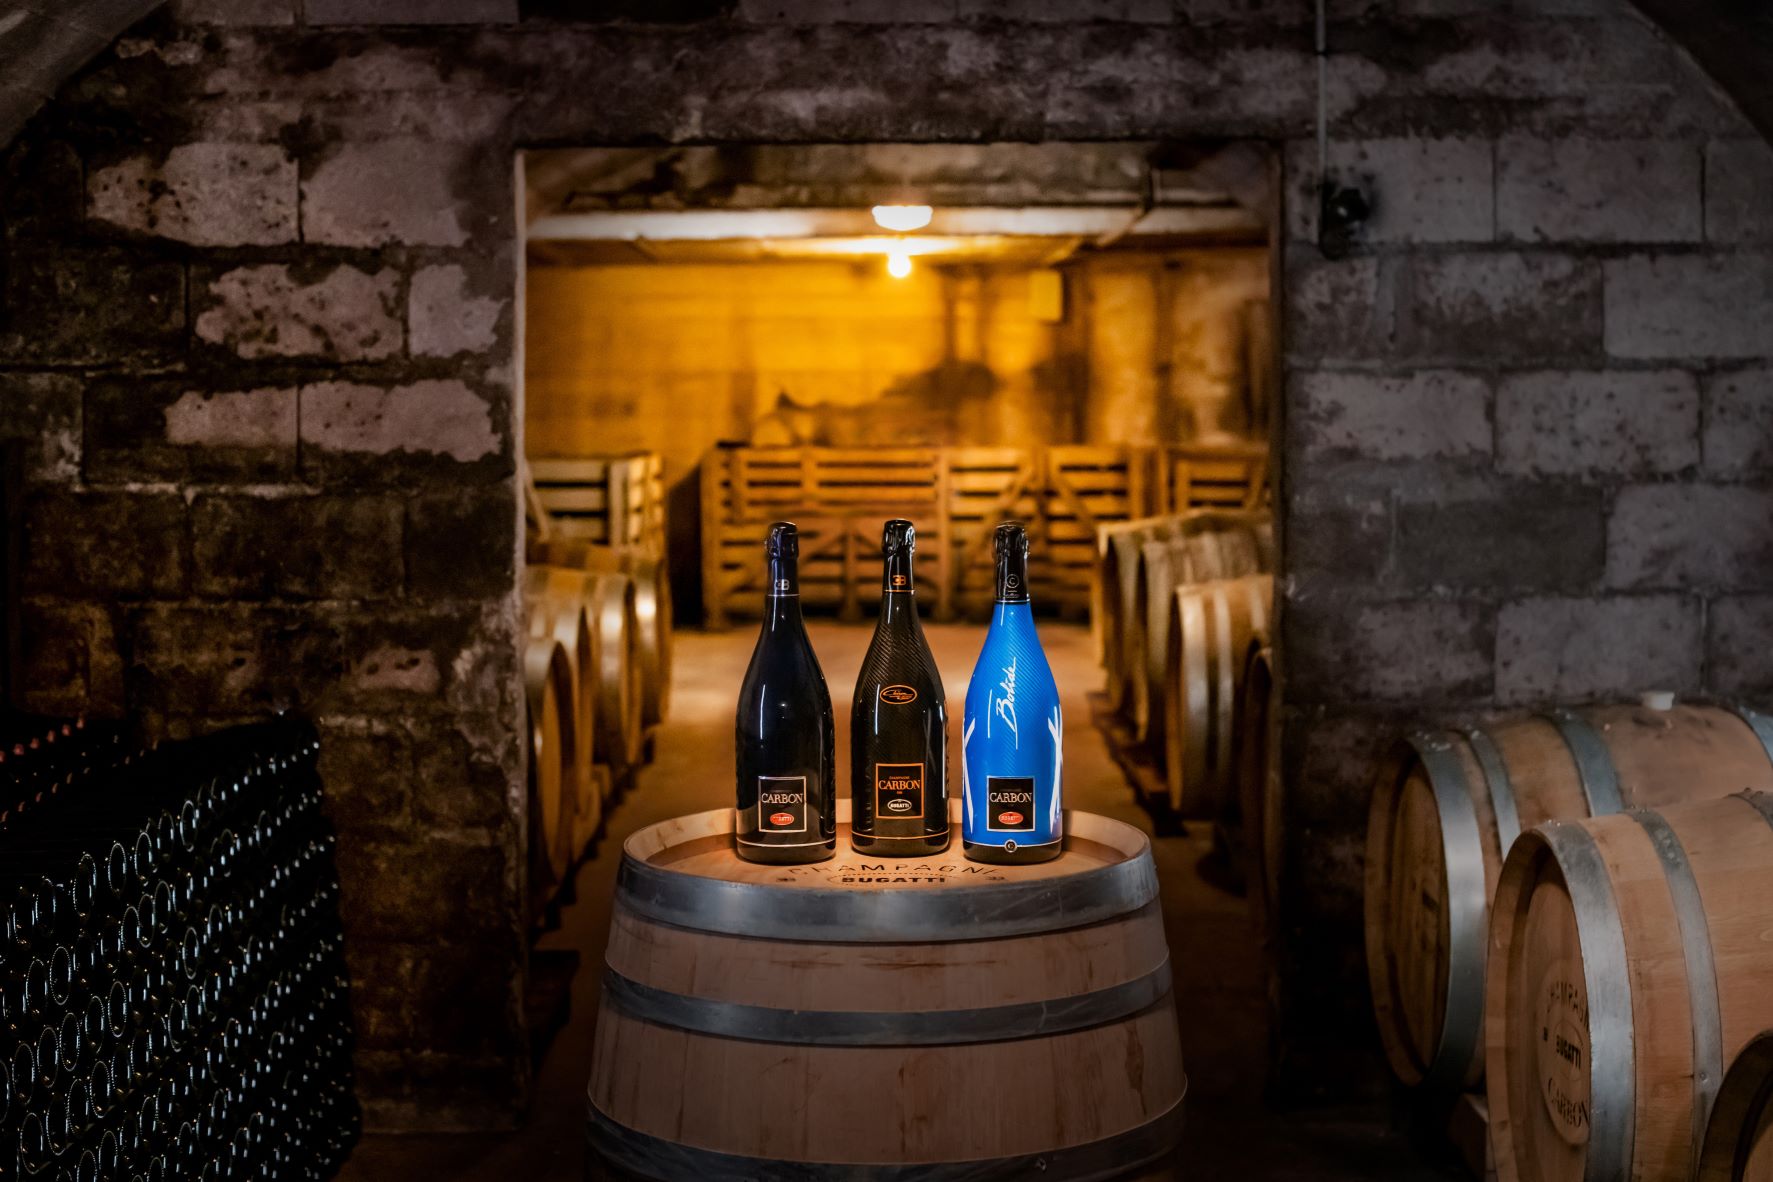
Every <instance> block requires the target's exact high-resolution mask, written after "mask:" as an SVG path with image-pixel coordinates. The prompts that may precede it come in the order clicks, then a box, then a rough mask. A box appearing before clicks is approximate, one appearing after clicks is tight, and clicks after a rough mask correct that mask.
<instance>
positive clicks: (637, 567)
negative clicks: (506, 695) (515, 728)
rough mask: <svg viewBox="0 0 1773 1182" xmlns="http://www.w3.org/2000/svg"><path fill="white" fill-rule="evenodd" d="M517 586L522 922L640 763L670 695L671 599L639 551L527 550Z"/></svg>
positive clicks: (565, 874) (657, 570) (654, 561)
mask: <svg viewBox="0 0 1773 1182" xmlns="http://www.w3.org/2000/svg"><path fill="white" fill-rule="evenodd" d="M530 560H531V565H530V566H529V568H528V569H527V571H526V572H525V576H524V588H523V591H524V595H523V599H524V612H525V622H526V629H525V637H526V640H525V649H524V660H523V668H524V689H525V695H524V696H525V701H526V705H527V708H528V715H529V743H530V750H529V766H530V777H529V797H530V799H529V806H530V807H529V815H530V832H529V841H530V882H531V892H530V895H531V904H532V910H533V912H534V914H538V915H539V914H540V913H541V912H542V911H544V910H545V909H546V907H547V905H548V903H550V902H551V901H552V900H553V899H554V897H555V896H556V895H557V894H558V893H559V892H560V890H561V888H562V887H564V886H565V884H566V882H567V880H568V878H569V876H570V874H571V871H572V867H573V866H574V864H575V863H576V862H577V861H578V860H579V859H580V858H581V857H582V856H583V855H584V853H585V851H586V850H587V848H588V847H589V846H590V845H591V843H592V842H593V841H595V840H596V838H597V835H598V833H599V832H600V831H601V830H602V828H603V818H604V812H605V809H606V808H607V807H608V805H609V804H610V803H612V802H613V801H614V799H615V798H616V796H618V795H619V794H620V792H621V791H622V790H623V789H624V788H625V787H626V786H627V785H628V784H630V783H632V780H633V773H634V772H635V771H636V770H637V769H638V768H639V767H640V766H641V765H642V764H644V763H645V762H646V761H647V759H648V757H649V753H650V744H649V735H650V731H651V728H652V727H654V726H656V725H657V724H658V723H660V722H662V721H663V720H664V718H665V714H666V711H667V709H668V708H669V705H670V695H671V647H670V646H671V589H670V583H669V582H668V580H667V577H666V569H665V564H664V562H663V560H662V559H661V558H660V557H659V556H658V554H657V552H656V550H655V549H654V548H651V547H641V546H634V547H628V546H602V545H596V544H593V543H589V542H584V541H579V540H568V541H550V542H537V543H532V545H531V547H530Z"/></svg>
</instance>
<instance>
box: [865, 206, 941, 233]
mask: <svg viewBox="0 0 1773 1182" xmlns="http://www.w3.org/2000/svg"><path fill="white" fill-rule="evenodd" d="M873 212H874V221H875V224H877V225H878V226H880V228H881V229H883V230H892V231H894V232H896V233H899V234H907V233H909V232H911V231H912V230H921V229H923V228H924V227H925V226H927V225H929V224H930V217H931V216H932V215H933V214H934V212H935V211H934V210H932V209H931V208H930V207H929V206H927V205H876V206H875V207H874V211H873Z"/></svg>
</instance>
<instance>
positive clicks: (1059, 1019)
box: [603, 957, 1171, 1047]
mask: <svg viewBox="0 0 1773 1182" xmlns="http://www.w3.org/2000/svg"><path fill="white" fill-rule="evenodd" d="M1170 985H1171V972H1170V962H1169V959H1168V958H1167V957H1166V958H1165V959H1164V960H1163V962H1162V963H1160V964H1159V965H1158V966H1157V967H1156V968H1154V969H1152V970H1151V971H1150V972H1147V973H1144V974H1142V975H1140V976H1138V977H1135V978H1133V979H1132V980H1130V981H1123V982H1121V983H1119V984H1117V985H1110V986H1107V987H1105V988H1102V989H1096V990H1092V991H1090V992H1088V993H1083V994H1078V995H1076V996H1073V997H1057V998H1051V999H1047V1000H1042V1001H1028V1002H1019V1003H1015V1004H1012V1005H1002V1006H987V1007H983V1008H979V1009H968V1010H788V1009H778V1008H776V1007H773V1006H758V1005H749V1004H745V1003H740V1002H727V1001H716V1000H713V999H709V998H701V997H691V996H687V995H685V994H681V993H674V992H671V991H669V990H664V989H659V988H656V987H654V986H651V985H647V984H645V983H643V982H640V981H635V980H632V979H630V978H628V977H625V976H623V975H622V974H621V973H618V972H617V971H616V970H614V969H612V968H605V970H604V974H603V1004H604V1005H610V1006H614V1007H615V1008H616V1009H619V1010H621V1011H622V1012H623V1013H624V1014H627V1015H628V1016H629V1017H632V1018H638V1019H640V1020H641V1021H644V1022H651V1023H653V1024H654V1025H657V1026H670V1027H672V1028H674V1029H678V1030H688V1031H693V1032H695V1033H698V1034H712V1035H715V1036H718V1037H720V1038H737V1039H743V1040H745V1041H747V1042H776V1043H790V1044H794V1045H813V1046H846V1047H869V1046H883V1047H884V1046H957V1045H961V1044H966V1043H979V1042H1003V1041H1006V1040H1010V1039H1024V1038H1035V1037H1044V1036H1046V1035H1052V1034H1063V1033H1066V1032H1069V1031H1073V1030H1084V1029H1088V1028H1089V1027H1092V1026H1101V1025H1104V1024H1106V1023H1109V1022H1116V1021H1119V1020H1120V1019H1122V1018H1128V1017H1131V1016H1132V1015H1134V1014H1138V1013H1142V1012H1143V1011H1145V1010H1147V1009H1150V1008H1151V1007H1152V1006H1153V1005H1156V1004H1158V1003H1159V1002H1161V1001H1163V1000H1164V999H1165V998H1167V997H1168V996H1169V992H1170Z"/></svg>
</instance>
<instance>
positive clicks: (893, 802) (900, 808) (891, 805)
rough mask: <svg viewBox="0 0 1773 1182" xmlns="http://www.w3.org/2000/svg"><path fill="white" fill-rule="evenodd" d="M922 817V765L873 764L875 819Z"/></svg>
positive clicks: (888, 819)
mask: <svg viewBox="0 0 1773 1182" xmlns="http://www.w3.org/2000/svg"><path fill="white" fill-rule="evenodd" d="M922 816H923V764H921V763H877V764H875V765H874V819H875V820H877V821H890V820H892V819H893V818H894V817H904V818H907V819H911V818H921V817H922Z"/></svg>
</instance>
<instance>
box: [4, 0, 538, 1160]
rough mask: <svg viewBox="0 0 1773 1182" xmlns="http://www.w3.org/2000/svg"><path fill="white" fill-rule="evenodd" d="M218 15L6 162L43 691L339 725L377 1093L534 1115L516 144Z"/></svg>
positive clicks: (11, 393) (134, 50)
mask: <svg viewBox="0 0 1773 1182" xmlns="http://www.w3.org/2000/svg"><path fill="white" fill-rule="evenodd" d="M250 7H251V6H248V8H250ZM228 9H229V11H230V13H231V14H232V15H235V16H238V15H239V14H240V13H241V12H243V11H245V10H244V9H240V8H237V7H236V6H232V5H230V6H228ZM207 36H208V34H205V33H202V32H197V31H190V32H187V31H181V30H179V29H178V28H177V27H176V26H173V25H171V24H169V23H167V22H165V21H164V20H162V21H161V22H160V23H158V24H154V25H151V26H150V28H149V29H146V30H143V31H140V32H137V33H135V34H132V35H130V36H128V37H126V38H125V39H124V40H122V41H121V42H119V43H118V44H117V45H115V46H114V47H113V48H112V50H111V52H110V54H109V55H108V57H107V58H106V59H105V60H104V61H102V62H100V63H98V64H97V65H96V66H95V68H94V69H93V70H92V71H90V72H88V73H87V74H85V75H83V76H81V77H79V78H76V79H75V80H74V81H72V82H71V83H70V84H68V86H66V87H65V88H64V89H63V91H62V92H61V94H60V96H59V98H58V99H57V100H56V102H55V103H54V104H53V105H52V106H51V107H50V108H49V109H48V110H47V111H46V112H45V113H44V115H42V116H40V117H39V121H38V123H37V125H35V126H34V127H33V128H32V129H31V131H30V132H29V133H27V135H26V136H25V137H24V138H23V139H21V140H20V141H19V142H18V143H16V144H15V145H14V146H13V149H12V152H11V155H10V156H9V158H8V160H7V172H6V179H5V192H4V198H3V201H4V206H3V208H4V218H5V239H4V261H3V263H0V269H3V271H4V274H5V276H6V290H5V306H4V320H3V321H0V399H3V401H0V420H3V421H4V424H5V426H4V432H5V433H6V434H8V435H15V436H22V437H25V438H27V439H30V440H32V441H33V446H32V448H31V462H32V466H33V470H32V473H31V478H30V485H31V487H30V495H29V503H28V506H27V510H26V527H27V529H28V531H29V536H28V541H27V548H26V558H25V568H24V590H25V595H26V604H25V629H26V635H27V636H28V638H29V640H28V645H29V649H28V652H27V654H26V658H27V665H26V671H25V672H26V682H25V692H26V698H27V702H28V704H29V705H30V706H32V707H34V708H36V709H40V710H45V711H53V712H72V711H89V712H94V713H99V714H121V713H124V712H125V711H128V712H131V713H134V714H136V715H139V716H141V717H143V718H144V719H145V720H146V722H147V725H148V727H149V729H150V731H151V732H152V733H154V734H161V735H179V734H183V733H187V732H190V731H195V730H201V729H205V728H210V727H215V726H219V725H223V724H226V723H228V722H231V721H234V720H236V719H243V718H250V717H255V716H261V715H263V714H265V713H267V712H270V711H274V710H282V709H293V710H299V711H303V712H305V713H308V714H310V715H312V716H314V717H315V718H316V720H317V721H318V723H319V726H320V730H321V735H322V772H323V775H324V777H325V781H326V788H327V793H328V799H329V803H330V807H331V809H332V813H333V817H334V820H335V821H336V823H337V825H338V828H339V830H340V838H341V843H340V870H341V875H342V878H343V882H344V884H345V900H344V907H345V916H346V924H347V930H348V933H349V961H350V967H351V970H352V977H353V983H354V985H355V987H356V989H357V998H358V1005H357V1009H358V1015H359V1023H358V1026H359V1036H360V1040H359V1047H360V1053H359V1057H358V1071H359V1079H360V1087H361V1089H362V1091H363V1093H364V1098H365V1100H366V1103H367V1104H368V1115H369V1117H370V1120H371V1122H372V1123H373V1124H375V1125H378V1126H383V1127H387V1126H396V1127H426V1128H469V1127H484V1126H486V1125H488V1124H500V1123H510V1122H512V1121H514V1120H515V1119H516V1115H517V1113H518V1111H519V1108H520V1106H521V1104H522V1102H523V1099H524V1095H525V1090H526V1087H527V1074H528V1048H527V1041H526V1038H525V1031H524V1029H523V1024H522V1011H521V1000H522V983H523V965H524V942H523V936H522V932H521V926H522V925H521V913H520V907H519V903H518V900H519V899H520V897H521V883H522V872H523V866H522V860H521V859H522V843H521V842H520V840H519V837H520V835H521V833H522V832H523V828H522V826H523V819H522V816H521V812H520V802H521V799H522V796H521V788H522V776H523V764H522V755H521V748H520V741H519V737H518V736H519V729H520V727H521V723H522V710H521V697H520V695H521V689H522V687H521V681H520V670H519V668H518V663H517V651H518V649H517V639H516V637H517V635H518V630H519V626H520V624H519V619H518V608H517V604H516V600H515V579H516V571H515V565H516V551H517V533H516V531H517V522H518V505H517V501H516V497H515V492H514V483H513V479H514V470H515V468H514V460H513V457H514V456H515V454H516V449H517V440H516V438H515V435H516V426H515V424H516V420H515V419H514V417H513V396H514V391H513V377H512V374H513V360H512V359H513V357H514V355H515V346H514V335H513V334H514V331H515V320H514V312H513V307H514V302H515V300H514V292H515V286H514V285H515V276H516V269H517V258H516V253H515V252H516V239H517V232H516V227H515V224H514V221H513V219H514V208H515V207H514V203H513V194H512V182H511V176H512V155H511V151H510V148H509V147H508V146H501V148H500V149H499V150H498V151H496V152H490V153H489V152H485V151H484V146H483V145H482V144H481V143H480V142H479V138H478V135H477V134H476V133H475V132H474V130H473V129H470V133H469V135H470V138H468V139H466V140H464V139H462V138H460V128H459V127H457V126H455V125H453V124H449V123H440V124H431V123H430V122H428V121H425V120H419V119H415V118H414V117H413V116H414V114H415V113H416V112H418V111H420V110H422V109H423V107H424V105H425V103H426V101H427V95H428V93H429V92H431V91H434V90H435V89H436V88H437V87H438V85H439V75H438V72H437V68H436V67H437V66H438V65H439V64H440V63H439V61H438V58H437V57H436V55H434V54H431V53H426V54H424V55H415V59H409V60H418V59H422V60H425V61H429V62H431V63H432V68H426V69H415V68H411V67H408V68H404V69H401V68H395V67H394V66H393V65H390V66H388V67H387V68H380V69H378V68H375V67H371V66H368V65H367V64H366V68H365V69H364V70H363V71H362V72H361V73H357V74H354V75H350V76H349V77H345V76H344V75H345V74H348V73H349V66H348V65H341V66H340V67H339V69H340V71H341V74H340V75H338V76H335V78H334V80H333V81H331V82H320V83H318V84H316V82H315V80H314V78H313V75H312V74H311V73H309V70H310V69H313V68H318V67H317V66H316V64H315V63H314V62H313V61H308V62H302V63H291V62H289V61H287V60H285V59H284V57H283V55H285V54H287V53H289V52H292V49H291V47H290V46H288V45H278V44H275V43H273V41H272V40H271V39H269V38H267V39H266V40H265V41H263V42H261V43H259V44H257V45H256V46H255V49H254V55H255V56H253V57H252V59H251V60H250V61H242V60H241V58H240V57H239V56H238V54H222V55H219V58H220V60H218V55H215V54H213V47H212V46H210V45H209V44H207V43H206V41H205V38H206V37H207ZM310 45H311V46H312V47H313V48H315V49H316V50H317V51H321V52H324V47H323V46H320V45H319V43H318V41H315V42H310ZM377 53H379V54H381V55H382V57H383V60H389V59H390V58H391V57H394V56H397V55H394V54H393V51H392V50H391V49H389V48H387V47H382V48H380V49H378V50H375V51H374V52H372V54H371V56H372V57H373V56H375V55H376V54H377ZM258 54H262V55H264V56H256V55H258ZM342 56H343V58H344V60H345V61H346V62H349V61H351V60H352V59H353V58H354V57H356V58H357V60H359V61H362V60H363V59H362V58H360V57H357V55H356V54H355V53H349V52H348V53H344V54H343V55H342ZM161 86H165V87H167V88H168V89H166V90H165V91H159V90H158V88H159V87H161ZM458 93H459V94H460V95H462V96H463V97H464V98H467V97H473V98H474V101H481V100H480V99H479V98H478V96H475V94H474V91H473V88H472V87H471V86H470V87H459V88H458ZM487 101H490V102H493V103H497V102H499V101H501V100H500V99H499V97H498V96H493V97H492V98H491V99H489V100H487ZM463 555H469V556H471V560H468V561H463V560H462V556H463Z"/></svg>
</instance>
